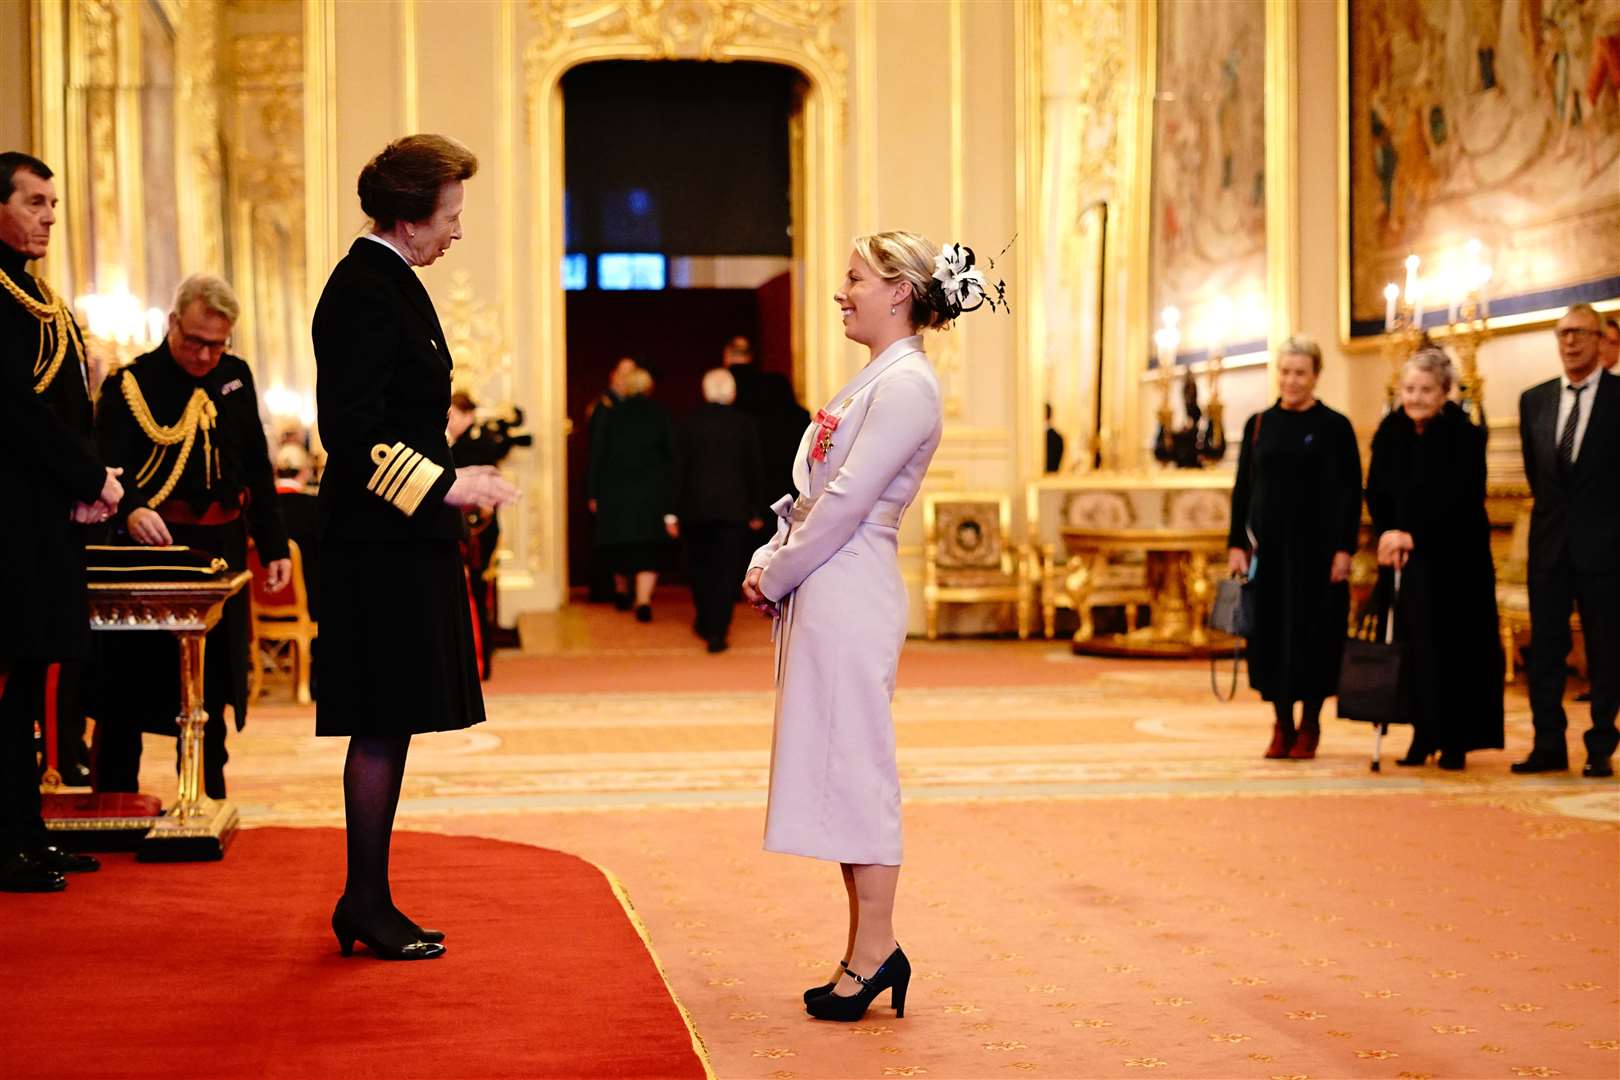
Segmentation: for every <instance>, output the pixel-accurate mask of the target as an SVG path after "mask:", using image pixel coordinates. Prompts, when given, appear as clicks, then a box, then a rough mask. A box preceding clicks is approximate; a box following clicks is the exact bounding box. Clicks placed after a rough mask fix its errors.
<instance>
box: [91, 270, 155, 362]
mask: <svg viewBox="0 0 1620 1080" xmlns="http://www.w3.org/2000/svg"><path fill="white" fill-rule="evenodd" d="M73 306H74V307H76V308H77V309H78V311H79V315H80V318H81V319H82V320H83V328H84V333H85V336H86V337H87V338H89V339H91V343H92V344H95V345H99V346H100V347H101V348H102V349H103V350H105V354H107V355H109V356H110V359H111V361H112V362H111V364H110V365H109V370H110V369H111V368H117V367H122V366H124V365H125V364H127V363H129V362H130V361H132V360H134V359H135V357H137V356H139V355H140V354H141V353H143V352H146V351H147V350H148V349H150V348H151V347H153V346H155V345H156V344H157V343H158V342H159V341H162V340H163V333H164V329H165V327H166V325H167V322H168V316H167V315H165V314H164V313H163V312H162V311H161V310H160V309H158V308H155V307H147V306H146V305H145V304H143V303H142V301H141V299H140V298H139V297H137V296H135V295H134V294H132V293H131V292H130V291H129V290H128V289H123V288H120V289H116V290H113V291H109V292H104V293H86V294H85V295H83V296H80V297H79V298H78V299H77V300H75V301H74V305H73ZM85 359H86V360H87V361H88V360H89V359H90V358H89V357H86V358H85Z"/></svg>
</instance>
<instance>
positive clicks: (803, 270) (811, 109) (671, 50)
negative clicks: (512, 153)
mask: <svg viewBox="0 0 1620 1080" xmlns="http://www.w3.org/2000/svg"><path fill="white" fill-rule="evenodd" d="M530 14H531V16H533V18H534V19H535V20H536V22H538V24H539V27H540V32H539V33H538V34H537V35H536V37H535V38H534V39H533V40H531V42H530V43H529V46H528V48H527V50H526V52H525V56H524V62H525V79H526V83H527V90H528V94H527V105H528V125H527V134H528V139H529V181H530V189H531V191H532V192H533V195H534V205H535V207H536V212H535V213H534V214H533V215H532V216H531V218H530V235H529V244H528V257H529V266H528V270H529V286H530V290H529V295H530V296H532V297H533V298H534V302H533V303H532V305H529V306H528V310H527V312H526V313H525V314H526V317H527V318H528V320H529V323H528V335H529V338H530V340H531V341H532V343H533V346H532V356H533V357H534V361H533V363H532V364H531V365H530V366H529V370H528V371H527V372H525V373H524V375H523V378H522V380H521V381H522V382H524V383H526V386H524V387H523V391H524V397H525V398H526V400H528V401H530V402H532V403H533V405H534V410H535V414H536V415H537V416H538V417H539V418H540V423H539V425H537V426H538V431H537V433H536V434H537V437H538V440H539V442H540V444H541V445H540V447H539V449H540V454H539V458H540V461H539V464H538V467H537V470H536V472H537V475H535V476H534V477H533V481H532V483H531V484H530V485H527V486H528V490H527V492H526V495H527V499H526V501H527V506H528V508H527V510H526V511H525V517H526V518H527V519H528V520H527V521H525V523H524V524H525V527H526V528H525V531H526V534H527V545H526V546H527V548H528V550H527V551H526V552H522V553H519V555H520V558H519V560H518V565H516V566H514V567H513V568H512V569H513V571H514V573H513V575H512V576H513V577H514V578H522V577H525V576H527V577H528V578H529V580H527V581H522V580H514V581H512V584H513V585H514V586H517V587H518V588H523V587H524V586H530V587H532V589H533V590H534V591H533V593H532V594H531V595H532V597H533V601H534V603H533V606H540V607H552V606H559V605H561V604H562V603H564V602H566V598H567V582H568V570H567V566H568V544H567V537H568V533H569V522H568V510H567V498H568V485H567V453H566V444H567V423H566V421H565V419H564V418H565V415H566V410H567V401H568V397H567V366H566V360H565V357H566V341H567V337H566V335H567V327H566V308H565V293H564V289H563V280H562V275H563V265H564V263H563V256H564V255H565V253H566V251H565V235H566V223H565V216H564V205H563V202H564V200H563V188H564V166H563V162H564V145H563V141H564V114H563V95H562V88H561V80H562V77H563V76H564V75H565V74H566V73H567V72H568V71H569V70H571V69H573V68H575V67H577V66H579V65H582V64H587V63H591V62H594V61H601V60H648V61H656V60H707V61H720V62H726V61H738V60H748V61H758V62H764V63H768V64H778V65H783V66H786V67H789V68H792V69H794V70H796V71H797V72H798V73H799V75H800V76H802V78H803V80H804V85H803V91H802V94H801V96H800V100H799V105H798V111H797V122H796V125H795V136H794V141H795V143H796V144H797V145H798V146H799V147H800V148H801V149H800V151H799V152H798V153H797V154H796V155H795V158H796V161H797V168H796V183H795V185H794V187H795V194H794V198H795V205H794V207H793V214H792V219H793V222H794V247H793V256H792V262H793V272H792V278H793V282H794V288H793V297H792V310H793V325H794V327H795V340H794V352H795V355H796V356H797V357H799V358H802V359H801V362H799V363H797V364H795V366H794V370H795V383H796V388H797V390H798V391H799V393H800V396H801V397H802V398H808V399H814V398H819V397H821V396H824V395H825V394H827V393H831V392H832V390H833V389H835V387H834V386H832V385H831V383H833V382H834V381H835V379H836V378H837V372H836V370H835V367H834V364H835V359H834V358H835V357H836V356H837V355H838V352H839V350H838V348H837V346H838V343H839V342H840V341H841V338H842V332H841V329H840V327H839V326H838V323H837V321H836V314H837V313H836V310H835V309H834V308H833V307H832V305H830V304H826V303H818V302H816V301H817V298H820V297H821V296H822V295H823V293H824V291H825V287H827V286H828V285H829V284H830V283H831V282H833V281H834V279H835V277H836V273H837V268H838V266H839V264H840V262H841V259H842V255H843V245H844V242H845V240H847V237H845V236H844V235H843V232H844V229H843V219H842V214H841V210H840V207H839V192H840V190H841V184H842V178H843V161H842V153H841V148H842V146H843V142H844V129H845V108H846V88H845V73H846V69H847V66H848V65H847V60H846V58H845V56H844V53H843V51H842V50H841V49H840V48H839V47H838V46H836V45H835V44H833V42H832V33H833V29H834V27H835V25H836V22H837V14H838V13H837V7H836V5H804V6H799V5H788V4H769V3H760V4H740V3H739V4H729V3H723V4H712V5H696V4H693V5H669V6H667V7H659V8H652V7H642V6H630V7H624V6H620V5H608V4H598V3H587V2H578V0H537V2H535V3H533V4H531V7H530ZM824 309H825V310H824ZM506 579H507V574H505V573H503V585H504V584H505V582H506ZM526 606H528V605H526Z"/></svg>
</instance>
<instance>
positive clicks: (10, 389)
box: [0, 151, 124, 892]
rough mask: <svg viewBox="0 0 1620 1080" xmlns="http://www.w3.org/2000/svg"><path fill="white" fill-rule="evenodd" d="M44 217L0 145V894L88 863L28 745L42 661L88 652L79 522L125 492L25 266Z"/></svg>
mask: <svg viewBox="0 0 1620 1080" xmlns="http://www.w3.org/2000/svg"><path fill="white" fill-rule="evenodd" d="M55 224H56V187H55V185H54V184H53V183H52V181H51V170H50V169H49V168H48V167H47V166H46V165H45V163H44V162H42V161H40V160H39V159H38V158H35V157H31V156H29V155H27V154H21V153H16V152H14V151H13V152H7V153H4V154H0V288H3V291H0V507H4V511H3V514H4V519H3V520H4V522H5V524H4V526H3V527H0V892H59V891H61V890H62V889H64V888H66V887H67V879H66V878H65V877H64V876H63V875H64V874H66V873H74V872H84V871H90V870H95V869H97V867H98V866H99V865H100V864H99V863H98V862H97V861H96V860H95V859H93V858H91V857H90V856H88V855H76V854H73V853H71V852H67V851H63V850H61V849H59V848H57V847H56V846H54V845H53V844H51V842H50V838H49V834H48V833H46V831H45V821H44V818H43V817H42V816H41V814H40V798H39V762H38V760H37V759H36V757H35V754H34V725H35V722H36V721H38V720H40V719H41V718H42V717H43V712H44V708H45V700H46V697H47V695H46V693H45V687H46V679H47V677H48V675H47V673H48V671H49V670H50V667H51V665H52V664H61V663H64V662H65V663H70V664H71V663H76V662H80V661H83V660H84V659H86V657H87V656H88V655H89V652H90V611H89V603H88V599H87V595H86V592H85V571H84V529H83V528H82V526H84V525H88V524H92V523H97V522H104V521H106V520H107V519H108V517H109V516H111V515H112V513H113V512H114V511H115V510H117V508H118V503H119V500H120V499H121V498H122V496H123V490H124V489H123V486H122V485H121V483H120V481H119V479H118V472H119V471H118V470H117V469H109V468H106V467H105V466H104V465H103V464H102V462H101V461H100V460H99V459H98V458H97V456H96V454H95V452H94V448H93V444H92V440H91V406H90V392H89V382H88V379H87V377H86V366H85V354H84V343H83V338H82V337H81V335H80V334H79V329H78V325H77V324H76V323H75V322H74V320H73V313H72V311H71V310H70V309H69V307H68V304H67V302H66V301H65V300H64V299H62V298H61V297H59V296H57V295H56V294H55V293H53V292H52V291H51V290H50V288H49V286H47V285H46V284H45V283H44V282H43V281H40V280H38V279H36V278H35V277H34V276H33V275H32V274H30V273H29V272H28V264H29V263H30V262H31V261H33V260H35V259H41V258H44V257H45V252H46V249H47V248H48V247H49V245H50V238H51V228H52V226H54V225H55Z"/></svg>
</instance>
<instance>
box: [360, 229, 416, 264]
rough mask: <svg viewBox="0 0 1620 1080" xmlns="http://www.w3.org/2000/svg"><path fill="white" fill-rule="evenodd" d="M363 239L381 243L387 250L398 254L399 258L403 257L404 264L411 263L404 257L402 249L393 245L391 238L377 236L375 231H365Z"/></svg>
mask: <svg viewBox="0 0 1620 1080" xmlns="http://www.w3.org/2000/svg"><path fill="white" fill-rule="evenodd" d="M364 239H366V240H371V241H373V242H374V243H378V244H381V245H382V246H383V247H385V248H387V249H388V250H389V251H392V252H393V253H394V254H395V255H398V256H399V257H400V258H401V259H404V260H405V265H406V266H409V265H411V260H409V259H406V258H405V253H404V252H403V251H401V250H399V248H397V247H395V246H394V242H393V241H392V240H384V239H383V238H382V237H380V236H378V235H377V234H376V233H373V232H368V233H366V234H365V235H364Z"/></svg>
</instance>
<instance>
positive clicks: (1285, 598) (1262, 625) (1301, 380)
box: [1227, 337, 1361, 758]
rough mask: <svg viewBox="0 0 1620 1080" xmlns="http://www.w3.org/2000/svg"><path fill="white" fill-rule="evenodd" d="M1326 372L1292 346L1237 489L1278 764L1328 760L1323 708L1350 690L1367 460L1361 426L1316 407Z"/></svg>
mask: <svg viewBox="0 0 1620 1080" xmlns="http://www.w3.org/2000/svg"><path fill="white" fill-rule="evenodd" d="M1321 372H1322V351H1321V349H1320V348H1318V347H1317V345H1316V343H1315V342H1314V341H1311V340H1310V339H1309V338H1304V337H1291V338H1289V339H1288V340H1287V341H1285V342H1283V344H1282V347H1281V349H1280V351H1279V353H1278V357H1277V378H1278V387H1279V389H1280V391H1281V395H1280V397H1279V398H1278V400H1277V403H1276V404H1275V405H1273V406H1272V407H1271V408H1269V409H1267V410H1266V411H1265V412H1262V413H1256V414H1255V415H1254V416H1251V417H1249V422H1248V423H1247V424H1245V425H1244V427H1243V448H1242V450H1241V451H1240V454H1239V457H1238V471H1237V480H1236V483H1235V484H1234V485H1233V488H1232V531H1231V535H1230V537H1229V538H1228V540H1227V543H1228V545H1229V547H1230V565H1231V569H1232V572H1233V573H1238V574H1249V575H1250V577H1251V580H1252V581H1253V584H1254V592H1255V599H1256V603H1255V629H1254V632H1253V634H1252V635H1251V636H1250V638H1249V642H1248V649H1247V655H1248V664H1249V685H1251V686H1253V687H1254V688H1255V689H1256V690H1258V691H1260V696H1261V697H1262V698H1263V699H1265V700H1266V701H1269V702H1271V704H1272V708H1273V709H1274V710H1275V712H1276V727H1275V729H1274V730H1273V732H1272V736H1271V745H1270V746H1269V747H1268V748H1267V750H1266V757H1268V758H1282V757H1290V758H1313V757H1315V756H1316V746H1317V742H1318V741H1319V740H1320V738H1321V725H1320V717H1321V711H1322V701H1323V699H1324V698H1327V697H1329V696H1331V695H1332V694H1334V693H1336V692H1337V691H1338V687H1339V659H1340V656H1341V654H1342V652H1343V650H1344V636H1345V627H1346V624H1347V623H1348V621H1349V615H1350V586H1349V581H1350V556H1351V554H1352V553H1353V552H1354V551H1355V550H1356V530H1357V527H1358V526H1359V525H1360V523H1361V455H1360V452H1359V451H1358V450H1357V448H1356V435H1355V431H1354V429H1353V428H1352V427H1351V426H1350V421H1349V420H1347V419H1346V418H1345V417H1344V416H1343V415H1342V414H1340V413H1336V412H1334V411H1333V410H1332V409H1330V408H1328V407H1327V406H1326V405H1323V404H1322V403H1321V402H1320V401H1318V400H1317V399H1316V379H1317V376H1318V375H1320V374H1321ZM1296 701H1297V702H1300V719H1299V727H1298V729H1297V731H1296V729H1295V727H1294V702H1296Z"/></svg>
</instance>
